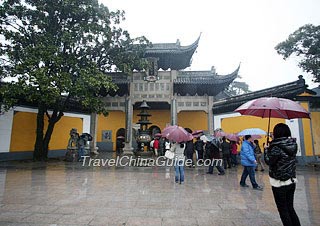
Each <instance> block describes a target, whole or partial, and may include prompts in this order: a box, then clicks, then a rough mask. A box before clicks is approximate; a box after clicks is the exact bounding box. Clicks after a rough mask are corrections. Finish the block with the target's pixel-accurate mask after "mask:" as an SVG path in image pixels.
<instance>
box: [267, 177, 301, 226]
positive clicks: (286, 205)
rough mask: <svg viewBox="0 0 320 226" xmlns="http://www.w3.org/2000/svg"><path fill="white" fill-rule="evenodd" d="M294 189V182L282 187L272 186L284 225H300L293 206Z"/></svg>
mask: <svg viewBox="0 0 320 226" xmlns="http://www.w3.org/2000/svg"><path fill="white" fill-rule="evenodd" d="M295 190H296V184H295V183H292V184H290V185H287V186H282V187H272V192H273V197H274V201H275V202H276V205H277V208H278V211H279V215H280V218H281V221H282V224H283V225H284V226H300V221H299V218H298V216H297V214H296V211H295V210H294V207H293V198H294V191H295Z"/></svg>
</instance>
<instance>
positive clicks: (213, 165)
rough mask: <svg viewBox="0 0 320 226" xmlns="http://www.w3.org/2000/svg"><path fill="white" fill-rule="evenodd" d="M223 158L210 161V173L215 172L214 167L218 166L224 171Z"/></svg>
mask: <svg viewBox="0 0 320 226" xmlns="http://www.w3.org/2000/svg"><path fill="white" fill-rule="evenodd" d="M219 163H221V159H220V160H213V162H211V163H210V165H209V169H208V173H213V168H214V167H217V170H218V171H219V173H224V169H223V168H222V166H221V164H219Z"/></svg>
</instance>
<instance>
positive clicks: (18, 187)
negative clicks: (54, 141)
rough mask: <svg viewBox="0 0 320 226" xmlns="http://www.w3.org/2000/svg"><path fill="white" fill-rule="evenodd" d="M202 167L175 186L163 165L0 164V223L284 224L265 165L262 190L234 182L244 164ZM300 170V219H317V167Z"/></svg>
mask: <svg viewBox="0 0 320 226" xmlns="http://www.w3.org/2000/svg"><path fill="white" fill-rule="evenodd" d="M106 156H107V157H108V155H105V156H103V155H102V157H104V158H105V157H106ZM205 172H206V169H205V168H204V167H198V168H195V169H189V168H186V181H185V184H183V185H180V184H176V183H174V179H173V176H174V171H173V169H172V168H171V169H169V168H167V169H166V168H165V167H120V168H115V167H92V166H91V167H88V166H85V167H83V166H82V165H81V163H66V162H63V161H50V162H48V163H33V162H6V163H0V225H1V226H5V225H10V226H12V225H17V226H22V225H23V226H25V225H51V226H57V225H75V226H81V225H89V226H98V225H102V226H105V225H112V226H113V225H130V226H131V225H139V226H140V225H151V226H157V225H164V226H170V225H172V226H179V225H217V226H229V225H232V226H242V225H243V226H250V225H253V226H260V225H261V226H262V225H266V226H271V225H273V226H278V225H281V222H280V218H279V216H278V212H277V210H276V208H275V204H274V200H273V196H272V192H271V189H270V186H269V182H268V175H267V173H266V172H258V173H257V175H256V178H257V181H258V183H260V184H261V185H262V186H264V187H265V189H264V191H262V192H261V191H256V190H253V189H252V188H251V187H250V188H240V187H239V178H240V176H241V167H239V168H238V169H237V168H233V169H230V170H228V172H227V173H226V175H225V176H218V175H216V174H215V175H207V174H205ZM297 174H298V180H299V183H298V185H297V191H296V195H295V207H296V210H297V213H298V215H299V217H300V219H301V223H302V225H312V226H315V225H320V204H319V202H320V177H319V171H317V170H315V169H313V168H299V169H298V171H297ZM248 179H249V178H248ZM248 183H249V181H248Z"/></svg>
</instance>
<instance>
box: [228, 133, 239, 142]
mask: <svg viewBox="0 0 320 226" xmlns="http://www.w3.org/2000/svg"><path fill="white" fill-rule="evenodd" d="M226 138H227V139H228V140H231V141H235V142H239V141H240V138H239V136H237V135H236V134H234V133H229V134H227V135H226Z"/></svg>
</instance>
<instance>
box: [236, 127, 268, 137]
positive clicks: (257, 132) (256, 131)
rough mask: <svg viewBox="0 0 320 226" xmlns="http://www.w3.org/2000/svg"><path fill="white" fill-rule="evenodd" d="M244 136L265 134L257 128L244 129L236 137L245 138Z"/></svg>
mask: <svg viewBox="0 0 320 226" xmlns="http://www.w3.org/2000/svg"><path fill="white" fill-rule="evenodd" d="M245 135H267V133H266V131H264V130H262V129H259V128H250V129H245V130H242V131H241V132H239V133H238V136H245Z"/></svg>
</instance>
